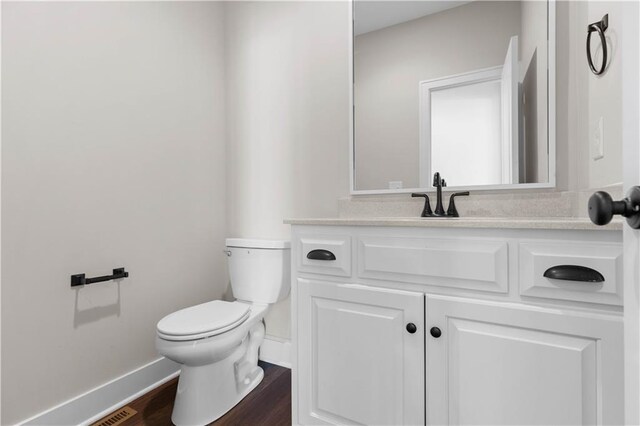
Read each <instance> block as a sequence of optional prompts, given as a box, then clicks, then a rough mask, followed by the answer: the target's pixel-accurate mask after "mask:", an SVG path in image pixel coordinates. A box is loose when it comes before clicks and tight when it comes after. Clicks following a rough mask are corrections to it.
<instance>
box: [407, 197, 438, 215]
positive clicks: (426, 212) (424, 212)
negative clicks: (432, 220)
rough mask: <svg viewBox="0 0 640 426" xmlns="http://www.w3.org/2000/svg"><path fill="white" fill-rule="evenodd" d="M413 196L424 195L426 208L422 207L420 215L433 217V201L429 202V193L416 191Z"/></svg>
mask: <svg viewBox="0 0 640 426" xmlns="http://www.w3.org/2000/svg"><path fill="white" fill-rule="evenodd" d="M411 196H412V197H414V198H416V197H424V208H423V209H422V214H421V215H420V217H431V216H433V211H432V210H431V203H430V202H429V195H427V194H423V193H418V192H414V193H413V194H411Z"/></svg>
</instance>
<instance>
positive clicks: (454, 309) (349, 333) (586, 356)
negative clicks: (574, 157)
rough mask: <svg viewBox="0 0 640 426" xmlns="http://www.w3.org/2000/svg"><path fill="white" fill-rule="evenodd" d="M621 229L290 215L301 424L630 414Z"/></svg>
mask: <svg viewBox="0 0 640 426" xmlns="http://www.w3.org/2000/svg"><path fill="white" fill-rule="evenodd" d="M585 227H586V226H585ZM621 239H622V236H621V232H619V231H602V230H591V229H582V230H554V231H550V230H544V229H497V228H496V229H473V228H469V229H466V228H432V227H427V226H422V227H401V226H357V225H354V224H353V223H349V224H345V225H344V226H338V225H336V224H335V223H332V226H329V225H322V223H321V222H318V223H315V224H296V223H295V222H293V227H292V268H293V271H292V279H293V282H292V348H293V354H292V367H293V393H292V404H293V423H294V424H336V425H337V424H377V425H382V424H387V425H401V424H407V425H408V424H428V425H446V424H452V425H453V424H455V425H457V424H492V425H497V424H503V425H515V424H554V425H560V424H572V425H575V424H622V423H623V411H624V410H623V408H624V407H623V387H624V384H623V359H622V353H623V343H622V334H623V333H622V332H623V330H622V306H621V301H622V298H621V296H622V294H621V292H622V281H621V279H622V278H621V277H622V275H621V274H622V262H621V253H622V250H621ZM559 265H578V266H583V267H591V268H593V269H596V270H597V271H598V272H599V273H600V274H601V275H602V276H603V278H604V281H602V282H575V281H562V280H557V279H550V278H547V277H545V276H544V274H545V271H547V270H548V269H549V268H550V267H554V266H559Z"/></svg>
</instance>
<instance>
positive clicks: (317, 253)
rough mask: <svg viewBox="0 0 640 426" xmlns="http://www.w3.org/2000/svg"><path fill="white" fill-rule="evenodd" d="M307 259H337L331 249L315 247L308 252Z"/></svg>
mask: <svg viewBox="0 0 640 426" xmlns="http://www.w3.org/2000/svg"><path fill="white" fill-rule="evenodd" d="M307 259H312V260H336V255H335V254H333V253H331V252H330V251H329V250H324V249H315V250H311V251H310V252H309V253H307Z"/></svg>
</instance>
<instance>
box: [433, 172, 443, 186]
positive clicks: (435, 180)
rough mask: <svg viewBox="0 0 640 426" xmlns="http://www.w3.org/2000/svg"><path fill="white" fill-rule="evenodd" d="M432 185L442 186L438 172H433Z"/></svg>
mask: <svg viewBox="0 0 640 426" xmlns="http://www.w3.org/2000/svg"><path fill="white" fill-rule="evenodd" d="M433 186H435V187H438V186H442V179H440V172H435V173H434V174H433Z"/></svg>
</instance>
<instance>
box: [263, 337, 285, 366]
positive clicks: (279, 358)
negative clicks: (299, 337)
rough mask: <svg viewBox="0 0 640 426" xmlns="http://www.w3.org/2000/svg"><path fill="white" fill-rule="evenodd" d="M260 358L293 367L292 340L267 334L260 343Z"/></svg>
mask: <svg viewBox="0 0 640 426" xmlns="http://www.w3.org/2000/svg"><path fill="white" fill-rule="evenodd" d="M260 360H262V361H264V362H269V363H271V364H276V365H279V366H281V367H287V368H291V342H290V341H289V340H285V339H280V338H278V337H274V336H266V337H265V338H264V342H262V345H260Z"/></svg>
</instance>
